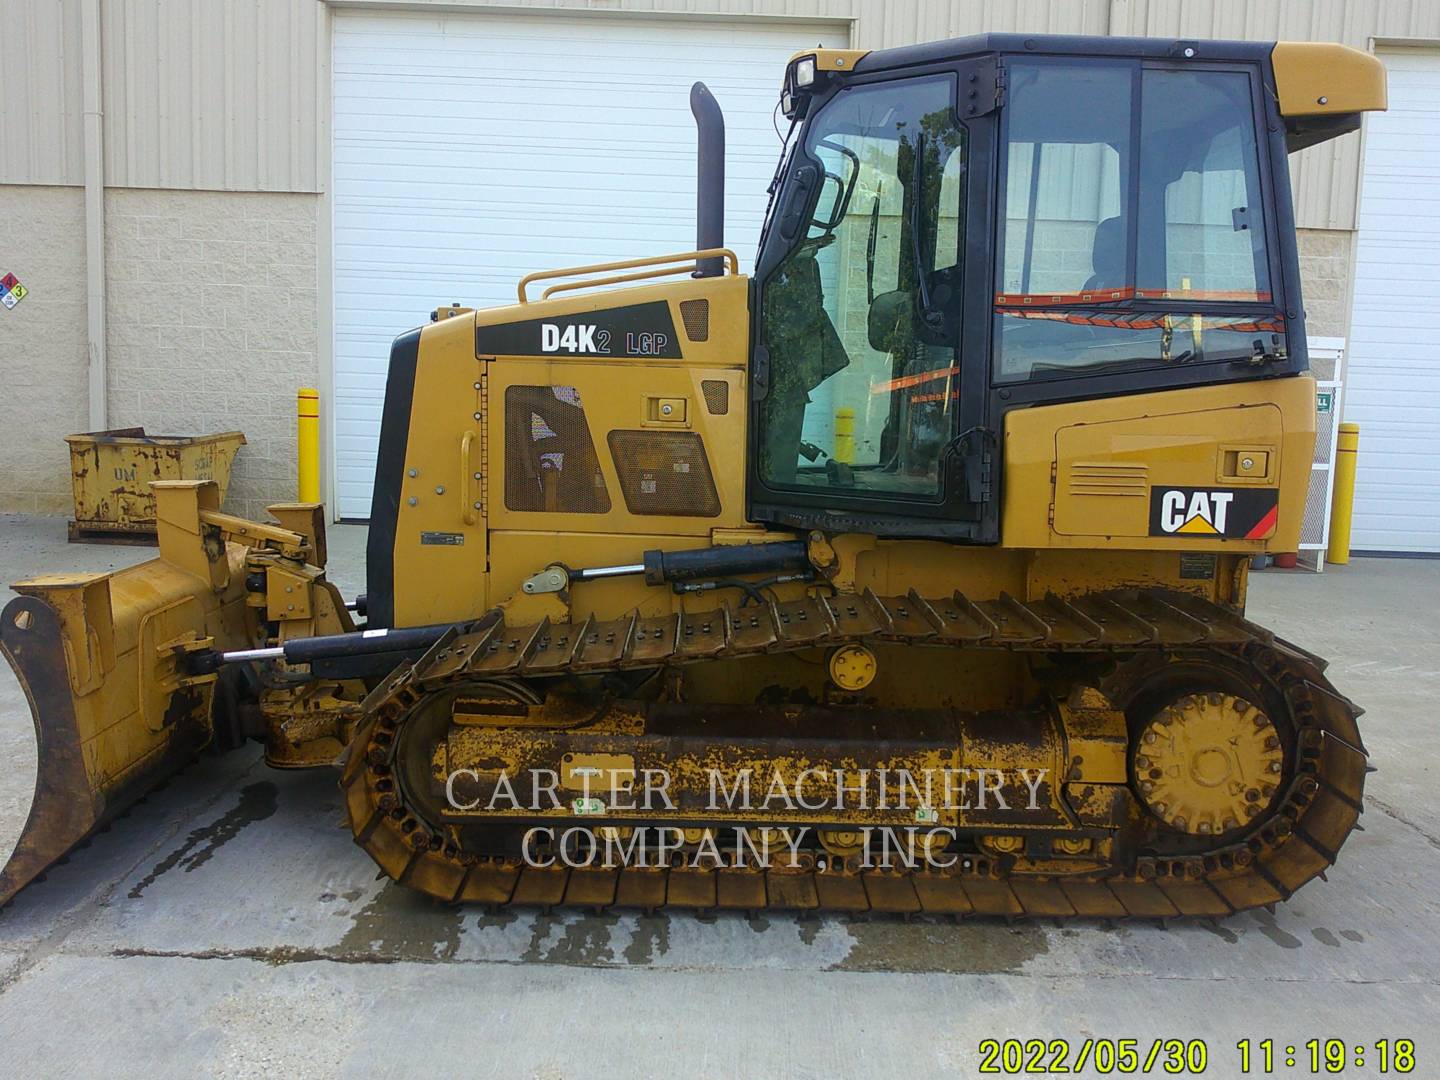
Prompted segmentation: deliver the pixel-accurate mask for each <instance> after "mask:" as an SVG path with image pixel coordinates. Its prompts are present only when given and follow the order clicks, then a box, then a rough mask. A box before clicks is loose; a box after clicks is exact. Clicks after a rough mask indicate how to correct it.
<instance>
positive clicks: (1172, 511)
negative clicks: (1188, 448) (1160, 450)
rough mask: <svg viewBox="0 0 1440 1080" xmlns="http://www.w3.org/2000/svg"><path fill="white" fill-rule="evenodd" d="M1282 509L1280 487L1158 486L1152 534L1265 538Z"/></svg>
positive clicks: (1154, 492) (1153, 496)
mask: <svg viewBox="0 0 1440 1080" xmlns="http://www.w3.org/2000/svg"><path fill="white" fill-rule="evenodd" d="M1279 510H1280V492H1279V491H1278V490H1277V489H1276V488H1194V487H1154V488H1151V489H1150V535H1151V536H1193V537H1196V538H1198V539H1203V538H1210V539H1219V538H1224V539H1229V540H1263V539H1265V538H1266V537H1267V536H1269V535H1270V534H1271V533H1273V532H1274V531H1275V519H1276V516H1277V515H1278V513H1279Z"/></svg>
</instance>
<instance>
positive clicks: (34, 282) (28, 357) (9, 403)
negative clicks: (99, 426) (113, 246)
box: [0, 185, 90, 514]
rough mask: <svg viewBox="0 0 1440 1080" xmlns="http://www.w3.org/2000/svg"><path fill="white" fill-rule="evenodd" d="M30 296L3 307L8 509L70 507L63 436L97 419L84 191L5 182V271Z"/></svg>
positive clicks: (1, 420) (0, 417) (0, 403)
mask: <svg viewBox="0 0 1440 1080" xmlns="http://www.w3.org/2000/svg"><path fill="white" fill-rule="evenodd" d="M6 273H13V274H14V275H15V276H16V277H17V278H19V279H20V281H21V283H22V284H23V285H24V286H25V287H26V288H27V289H28V290H29V295H27V296H26V297H25V299H23V300H21V301H20V302H19V303H18V304H16V305H15V307H14V308H12V309H11V310H9V311H7V310H5V308H3V307H0V377H3V380H4V385H3V388H0V511H18V512H21V513H31V514H35V513H39V514H58V513H62V512H64V511H66V510H68V509H69V508H70V507H71V505H72V500H71V494H70V458H69V451H68V450H67V449H66V446H65V443H64V441H63V440H64V437H65V436H66V435H69V434H71V433H73V432H76V431H84V430H85V426H86V423H87V420H88V417H89V408H90V407H89V398H88V391H87V387H88V380H89V375H88V371H89V360H88V357H87V349H86V335H85V214H84V195H83V193H82V191H81V189H80V188H74V187H39V186H25V187H18V186H12V185H0V276H4V275H5V274H6Z"/></svg>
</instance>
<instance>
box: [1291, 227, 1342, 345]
mask: <svg viewBox="0 0 1440 1080" xmlns="http://www.w3.org/2000/svg"><path fill="white" fill-rule="evenodd" d="M1296 240H1297V244H1296V246H1297V247H1298V248H1299V251H1300V282H1301V288H1302V289H1303V290H1304V293H1305V332H1306V333H1307V334H1309V335H1311V336H1312V337H1344V336H1345V335H1346V332H1347V329H1348V327H1349V326H1350V271H1351V266H1352V265H1353V262H1354V250H1355V234H1354V233H1353V232H1350V231H1348V230H1343V229H1299V230H1297V231H1296Z"/></svg>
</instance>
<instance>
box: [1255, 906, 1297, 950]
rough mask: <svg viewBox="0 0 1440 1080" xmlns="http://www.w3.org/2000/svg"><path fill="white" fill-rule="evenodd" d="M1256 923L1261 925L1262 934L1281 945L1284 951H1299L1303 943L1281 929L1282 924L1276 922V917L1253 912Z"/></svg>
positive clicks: (1265, 913)
mask: <svg viewBox="0 0 1440 1080" xmlns="http://www.w3.org/2000/svg"><path fill="white" fill-rule="evenodd" d="M1252 914H1253V916H1254V918H1255V921H1256V922H1257V923H1259V924H1260V933H1262V934H1264V935H1265V936H1266V937H1267V938H1269V939H1270V940H1271V941H1273V942H1274V943H1275V944H1276V945H1279V946H1280V947H1281V948H1282V949H1298V948H1300V946H1301V944H1302V942H1301V941H1300V939H1299V938H1297V937H1296V936H1295V935H1294V934H1291V933H1288V932H1287V931H1285V930H1281V929H1280V924H1279V923H1277V922H1276V921H1275V916H1274V915H1271V914H1270V913H1269V912H1268V911H1256V912H1252Z"/></svg>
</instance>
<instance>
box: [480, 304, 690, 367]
mask: <svg viewBox="0 0 1440 1080" xmlns="http://www.w3.org/2000/svg"><path fill="white" fill-rule="evenodd" d="M475 355H476V356H558V357H563V358H568V357H572V356H573V357H579V356H585V357H606V356H613V357H654V358H656V359H669V360H678V359H680V358H681V356H682V354H681V351H680V343H679V341H677V340H676V338H675V323H674V320H672V319H671V318H670V305H669V304H667V303H666V302H665V301H663V300H656V301H652V302H650V303H647V304H628V305H626V306H624V307H616V308H602V309H600V310H598V311H589V312H584V313H583V314H573V315H552V316H550V317H548V318H542V319H522V320H520V321H519V322H509V323H495V324H489V325H483V326H477V327H476V328H475Z"/></svg>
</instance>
